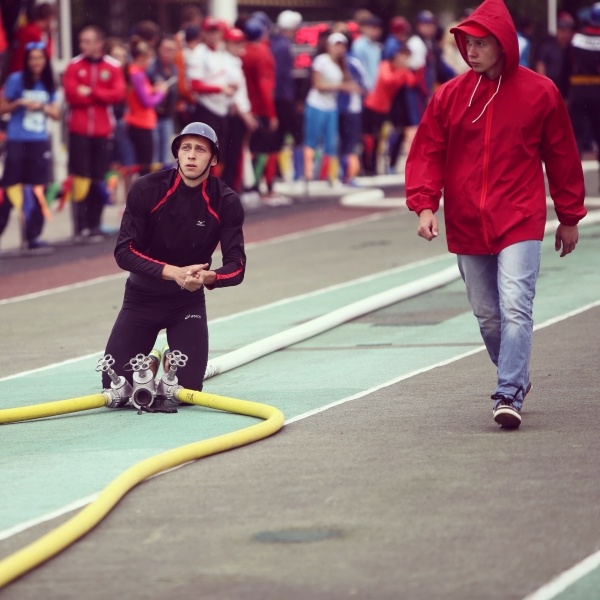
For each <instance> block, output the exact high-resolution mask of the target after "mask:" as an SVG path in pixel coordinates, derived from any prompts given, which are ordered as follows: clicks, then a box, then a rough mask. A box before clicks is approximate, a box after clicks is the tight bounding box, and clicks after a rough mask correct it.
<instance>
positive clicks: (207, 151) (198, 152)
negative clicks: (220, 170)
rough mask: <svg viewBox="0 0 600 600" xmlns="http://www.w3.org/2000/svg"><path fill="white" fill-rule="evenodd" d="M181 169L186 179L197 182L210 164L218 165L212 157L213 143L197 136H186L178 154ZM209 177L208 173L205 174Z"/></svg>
mask: <svg viewBox="0 0 600 600" xmlns="http://www.w3.org/2000/svg"><path fill="white" fill-rule="evenodd" d="M177 159H178V160H179V169H180V170H181V174H182V175H183V176H184V178H186V179H190V180H196V179H197V178H198V177H200V175H201V173H203V172H204V170H205V169H206V167H207V166H208V164H209V162H211V161H212V162H213V163H214V164H216V159H213V156H212V146H211V143H210V142H209V141H208V140H207V139H206V138H203V137H200V136H197V135H186V136H184V137H182V138H181V142H180V143H179V151H178V152H177ZM205 175H207V176H208V171H207V172H206V173H205Z"/></svg>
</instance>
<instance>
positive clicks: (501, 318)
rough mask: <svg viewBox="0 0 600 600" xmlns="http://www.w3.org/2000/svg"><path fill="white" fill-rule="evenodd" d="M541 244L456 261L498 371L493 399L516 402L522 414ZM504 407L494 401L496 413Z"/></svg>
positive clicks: (528, 243) (533, 242)
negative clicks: (500, 396) (498, 395)
mask: <svg viewBox="0 0 600 600" xmlns="http://www.w3.org/2000/svg"><path fill="white" fill-rule="evenodd" d="M541 249H542V243H541V242H540V241H537V240H529V241H526V242H519V243H517V244H513V245H512V246H508V247H507V248H504V250H502V251H501V252H500V253H499V254H492V255H487V254H482V255H467V254H459V255H458V268H459V270H460V273H461V275H462V278H463V280H464V282H465V284H466V286H467V297H468V299H469V303H470V304H471V307H472V308H473V314H474V315H475V316H476V317H477V321H478V322H479V330H480V331H481V337H482V338H483V341H484V343H485V347H486V348H487V351H488V354H489V355H490V358H491V359H492V362H493V363H494V364H495V365H496V366H497V367H498V384H497V386H496V390H495V391H494V394H502V395H504V396H507V397H509V398H511V399H512V400H513V406H514V407H515V408H516V409H517V410H521V407H522V406H523V399H524V394H525V392H526V390H527V386H528V385H529V358H530V356H531V345H532V341H533V298H534V296H535V284H536V281H537V277H538V273H539V270H540V258H541ZM499 402H500V400H499V399H495V400H494V409H495V408H496V406H497V405H498V403H499Z"/></svg>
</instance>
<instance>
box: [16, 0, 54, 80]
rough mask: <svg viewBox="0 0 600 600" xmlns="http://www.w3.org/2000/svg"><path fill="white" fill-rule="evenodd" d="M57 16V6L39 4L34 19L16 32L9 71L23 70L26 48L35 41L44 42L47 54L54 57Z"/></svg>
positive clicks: (34, 12)
mask: <svg viewBox="0 0 600 600" xmlns="http://www.w3.org/2000/svg"><path fill="white" fill-rule="evenodd" d="M55 18H56V8H55V7H54V5H52V4H50V3H48V2H42V3H41V4H38V5H37V6H36V7H35V9H34V11H33V19H32V20H31V21H30V22H29V23H27V24H25V25H22V26H21V27H19V28H18V29H17V30H16V31H15V34H14V37H13V41H12V47H11V49H10V59H9V62H8V73H15V72H17V71H22V70H23V68H24V67H25V65H24V62H23V61H24V58H25V48H26V47H27V44H31V43H33V42H43V43H44V44H45V46H46V54H47V55H48V56H49V57H50V58H52V35H51V32H52V24H53V23H54V19H55Z"/></svg>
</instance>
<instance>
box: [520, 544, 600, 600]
mask: <svg viewBox="0 0 600 600" xmlns="http://www.w3.org/2000/svg"><path fill="white" fill-rule="evenodd" d="M598 567H600V550H598V551H597V552H594V554H590V555H589V556H588V557H587V558H584V559H583V560H582V561H581V562H578V563H577V564H576V565H575V566H573V567H571V568H570V569H567V570H566V571H563V572H562V573H561V574H560V575H558V577H555V578H554V579H553V580H552V581H550V582H549V583H547V584H546V585H544V586H542V587H541V588H540V589H539V590H536V591H535V592H533V594H529V595H528V596H526V597H525V598H524V600H552V598H556V596H558V595H559V594H561V593H562V592H564V591H565V590H566V589H567V588H569V587H570V586H572V585H573V584H574V583H576V582H577V581H579V580H580V579H583V578H584V577H585V576H586V575H588V574H589V573H591V572H592V571H594V570H595V569H597V568H598Z"/></svg>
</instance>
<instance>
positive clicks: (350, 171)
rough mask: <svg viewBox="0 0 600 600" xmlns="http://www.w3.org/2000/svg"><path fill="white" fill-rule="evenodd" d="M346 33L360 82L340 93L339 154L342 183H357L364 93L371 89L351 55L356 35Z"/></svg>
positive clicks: (354, 73) (349, 64) (351, 67)
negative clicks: (350, 90)
mask: <svg viewBox="0 0 600 600" xmlns="http://www.w3.org/2000/svg"><path fill="white" fill-rule="evenodd" d="M345 35H346V38H347V39H348V53H347V54H346V65H347V67H348V73H349V75H350V79H351V80H352V81H354V83H356V89H355V90H354V91H352V92H349V91H345V90H341V91H340V92H339V93H338V99H337V104H338V128H339V138H340V139H339V156H340V166H341V180H342V182H343V183H346V184H348V185H354V184H355V178H356V177H357V176H358V174H359V173H360V165H361V163H360V160H359V158H358V147H359V145H360V141H361V138H362V113H363V96H364V95H365V94H366V93H367V88H366V86H365V77H366V74H365V69H364V67H363V64H362V63H361V62H360V60H358V58H356V57H355V56H352V54H351V50H352V35H351V34H350V33H349V32H348V33H346V34H345Z"/></svg>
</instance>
